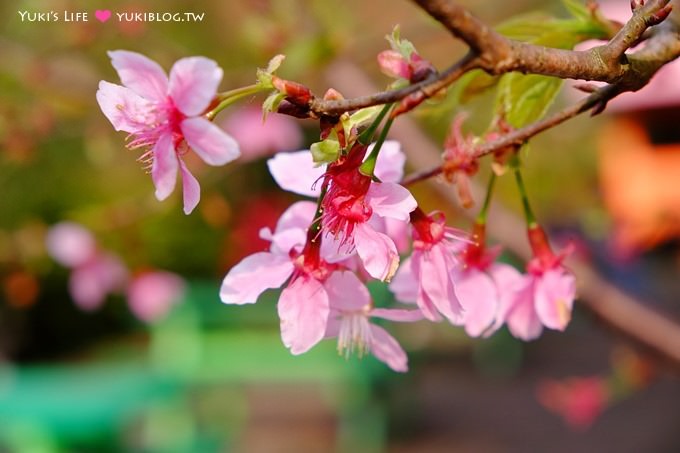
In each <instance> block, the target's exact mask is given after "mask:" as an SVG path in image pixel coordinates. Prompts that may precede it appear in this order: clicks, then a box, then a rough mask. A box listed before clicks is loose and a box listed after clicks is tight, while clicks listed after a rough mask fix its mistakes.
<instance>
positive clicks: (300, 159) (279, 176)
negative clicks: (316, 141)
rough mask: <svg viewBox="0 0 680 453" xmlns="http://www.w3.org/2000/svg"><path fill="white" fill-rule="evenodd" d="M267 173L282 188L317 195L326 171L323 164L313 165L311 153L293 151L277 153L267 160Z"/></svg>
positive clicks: (299, 193) (311, 195)
mask: <svg viewBox="0 0 680 453" xmlns="http://www.w3.org/2000/svg"><path fill="white" fill-rule="evenodd" d="M267 167H269V173H271V175H272V177H273V178H274V180H275V181H276V183H277V184H278V185H279V187H281V188H282V189H283V190H287V191H289V192H293V193H296V194H298V195H304V196H306V197H318V196H319V193H320V190H321V180H320V179H319V178H321V177H322V176H323V174H324V173H325V172H326V169H325V168H324V166H318V167H316V166H314V161H313V160H312V153H311V152H309V151H295V152H292V153H278V154H276V155H275V156H274V157H272V158H271V159H269V160H267Z"/></svg>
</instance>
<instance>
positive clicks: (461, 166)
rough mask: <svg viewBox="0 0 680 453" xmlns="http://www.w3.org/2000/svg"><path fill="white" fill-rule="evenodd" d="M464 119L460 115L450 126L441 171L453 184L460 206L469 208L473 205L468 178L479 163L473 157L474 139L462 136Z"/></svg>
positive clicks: (475, 157) (473, 173)
mask: <svg viewBox="0 0 680 453" xmlns="http://www.w3.org/2000/svg"><path fill="white" fill-rule="evenodd" d="M465 118H466V115H465V114H460V115H458V116H456V118H455V119H454V120H453V123H452V124H451V131H450V132H449V135H448V137H447V138H446V141H445V142H444V153H443V155H442V158H443V159H444V164H443V166H442V170H443V173H444V176H445V177H446V178H447V179H448V180H449V181H451V182H453V183H454V184H455V186H456V189H457V194H458V199H459V201H460V203H461V205H463V207H464V208H470V207H472V205H473V204H474V200H473V198H472V192H471V191H470V177H471V176H474V175H475V174H476V173H477V171H478V170H479V161H478V157H477V156H476V155H475V142H474V137H473V136H471V135H468V136H465V135H463V131H462V126H463V122H464V121H465Z"/></svg>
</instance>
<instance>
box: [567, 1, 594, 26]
mask: <svg viewBox="0 0 680 453" xmlns="http://www.w3.org/2000/svg"><path fill="white" fill-rule="evenodd" d="M562 4H563V5H564V7H565V8H567V10H568V11H569V14H571V15H572V16H574V18H575V19H579V20H581V21H583V22H588V21H590V20H592V18H593V15H592V14H591V12H590V10H589V9H588V8H587V7H586V5H585V2H583V1H582V0H562Z"/></svg>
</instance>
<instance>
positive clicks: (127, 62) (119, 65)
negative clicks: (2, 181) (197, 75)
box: [108, 50, 168, 102]
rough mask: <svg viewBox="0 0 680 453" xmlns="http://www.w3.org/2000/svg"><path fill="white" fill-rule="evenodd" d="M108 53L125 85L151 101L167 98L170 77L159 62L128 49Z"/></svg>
mask: <svg viewBox="0 0 680 453" xmlns="http://www.w3.org/2000/svg"><path fill="white" fill-rule="evenodd" d="M108 54H109V57H110V58H111V64H112V65H113V67H114V68H115V69H116V71H118V76H119V77H120V81H121V82H122V83H123V85H125V86H126V87H128V88H130V89H131V90H132V91H134V92H135V93H137V94H138V95H140V96H141V97H143V98H145V99H148V100H150V101H155V102H162V101H164V100H165V98H166V96H167V94H168V78H167V76H166V75H165V71H163V68H161V67H160V65H159V64H158V63H156V62H155V61H153V60H151V59H150V58H148V57H145V56H144V55H142V54H140V53H137V52H130V51H128V50H113V51H109V52H108Z"/></svg>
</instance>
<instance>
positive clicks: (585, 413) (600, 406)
mask: <svg viewBox="0 0 680 453" xmlns="http://www.w3.org/2000/svg"><path fill="white" fill-rule="evenodd" d="M536 393H537V397H538V401H539V402H540V403H541V404H542V405H543V406H544V407H545V408H546V409H548V410H550V411H552V412H554V413H556V414H558V415H560V416H562V418H564V421H565V422H566V423H567V424H568V425H569V426H570V427H572V428H574V429H577V430H585V429H587V428H589V427H590V426H591V425H592V424H593V423H594V422H595V420H597V418H598V417H599V416H600V415H601V414H602V412H603V411H604V410H605V409H606V408H607V405H608V404H609V402H610V400H611V391H610V389H609V386H608V385H607V381H606V380H605V379H603V378H601V377H599V376H593V377H583V378H578V377H573V378H569V379H565V380H563V381H556V380H545V381H543V382H541V384H540V385H539V386H538V388H537V391H536Z"/></svg>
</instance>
